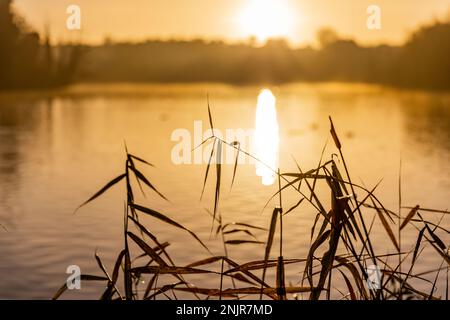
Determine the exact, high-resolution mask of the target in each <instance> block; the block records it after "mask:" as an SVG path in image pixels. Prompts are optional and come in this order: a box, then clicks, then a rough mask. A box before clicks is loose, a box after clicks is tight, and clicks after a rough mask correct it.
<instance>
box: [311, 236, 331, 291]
mask: <svg viewBox="0 0 450 320" xmlns="http://www.w3.org/2000/svg"><path fill="white" fill-rule="evenodd" d="M330 233H331V230H327V231H325V232H324V233H322V234H319V235H318V236H317V238H316V241H314V242H313V243H312V244H311V246H310V248H309V252H308V257H307V260H306V265H305V271H306V275H307V278H308V281H309V284H310V285H312V265H313V259H314V253H315V251H316V250H317V249H318V248H319V247H320V246H321V245H322V244H323V243H324V242H325V241H326V240H327V239H328V237H329V236H330Z"/></svg>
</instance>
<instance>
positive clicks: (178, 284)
mask: <svg viewBox="0 0 450 320" xmlns="http://www.w3.org/2000/svg"><path fill="white" fill-rule="evenodd" d="M208 117H209V123H210V126H211V129H213V130H212V136H211V137H209V138H208V139H206V140H205V141H203V142H202V144H205V143H212V146H213V148H212V151H211V154H210V159H209V163H208V164H207V166H206V169H205V176H204V182H203V187H202V191H201V197H203V195H204V191H205V188H206V185H207V181H208V179H209V178H211V173H212V171H213V168H212V166H211V163H212V159H213V157H214V156H216V157H217V160H220V159H221V156H222V152H223V149H224V148H234V149H235V150H236V162H235V165H234V168H233V176H232V182H231V186H230V187H232V186H233V183H234V181H235V177H236V174H237V159H238V157H239V156H240V155H241V154H243V155H244V156H247V157H251V158H253V159H255V158H254V156H252V155H251V154H250V153H248V152H247V151H245V150H242V149H241V146H240V143H239V141H233V142H227V141H224V140H223V139H221V138H219V137H217V136H215V135H214V127H213V117H212V114H211V110H210V107H209V105H208ZM330 127H331V129H330V134H331V136H332V138H333V141H334V144H335V147H336V148H337V150H338V154H339V155H338V156H332V157H331V158H330V159H329V160H327V161H323V156H324V154H323V153H324V152H322V155H321V157H320V161H319V164H318V166H317V167H315V168H312V169H309V170H303V169H302V168H301V167H300V166H299V165H298V164H297V169H298V170H297V171H295V172H284V173H283V172H280V171H277V172H275V173H276V174H277V176H278V183H279V188H278V191H277V192H276V193H275V194H274V195H272V196H271V197H270V199H269V201H268V202H267V203H266V205H265V206H267V205H268V203H270V200H272V199H274V198H277V197H278V199H279V205H277V206H276V207H274V208H273V213H272V216H271V219H270V223H269V224H268V228H266V226H257V225H252V224H248V223H242V222H233V223H224V220H223V217H222V214H221V211H220V199H221V189H222V188H223V185H222V184H223V179H222V177H223V168H222V165H221V161H216V165H215V170H214V171H215V190H214V199H213V203H214V205H213V208H214V209H213V211H212V212H209V214H210V215H211V234H212V235H214V236H216V237H218V238H219V239H220V241H221V242H222V244H223V255H220V256H214V255H213V254H212V253H211V252H210V250H209V249H208V247H207V246H206V245H205V243H204V242H203V241H202V240H201V239H200V238H199V237H198V236H197V235H196V234H195V233H194V232H193V231H192V230H189V229H188V228H186V227H184V226H183V225H181V224H179V223H178V222H176V221H175V220H173V219H171V218H169V217H168V215H166V214H164V213H162V212H159V211H157V210H154V209H152V208H150V207H148V206H144V205H143V204H140V203H137V201H136V200H135V192H136V187H138V188H139V189H140V190H141V191H142V192H145V189H148V190H149V191H151V192H153V193H155V194H156V195H157V196H158V197H160V198H162V199H164V200H167V198H166V197H165V196H164V195H163V194H162V193H161V192H160V191H159V190H158V189H157V188H156V187H155V185H154V184H152V183H151V181H150V180H149V178H147V177H146V176H145V175H144V174H143V173H142V171H141V168H140V167H141V166H148V167H153V165H152V164H151V163H149V162H147V161H146V160H144V159H142V158H140V157H137V156H135V155H133V154H131V153H130V152H129V151H128V150H127V148H126V155H125V161H124V171H123V172H122V173H120V174H119V175H118V176H117V177H116V178H114V179H113V180H111V181H110V182H109V183H107V184H106V185H105V186H104V187H103V188H101V189H100V190H99V191H98V192H97V193H95V194H94V195H93V196H92V197H91V198H89V199H88V200H87V201H86V202H85V203H83V204H82V205H81V206H80V208H81V207H83V206H85V205H87V204H88V203H90V202H92V201H94V200H95V199H97V198H98V197H100V196H102V195H103V194H104V193H105V192H107V191H108V190H109V189H110V188H112V187H113V186H115V185H117V184H119V183H123V184H125V188H124V190H125V195H124V196H125V199H126V201H125V204H124V225H123V235H122V236H123V241H124V247H123V249H122V250H121V251H120V253H119V254H118V257H117V260H116V263H115V264H114V267H113V271H112V273H109V271H108V269H107V268H106V266H104V264H103V262H102V260H101V258H100V256H99V255H97V254H96V255H95V259H96V262H97V264H98V266H99V269H100V271H101V275H87V274H85V275H82V277H81V280H82V281H101V282H104V283H105V284H106V286H105V288H106V289H105V290H104V292H103V293H102V294H101V296H100V299H105V300H110V299H119V300H122V299H127V300H136V299H144V300H151V299H178V295H177V294H182V296H183V298H184V299H185V298H186V297H187V298H189V297H191V298H192V299H209V298H218V299H242V298H246V299H248V298H250V299H274V300H284V299H299V298H300V299H310V300H318V299H349V300H385V299H391V300H397V299H448V270H449V265H450V256H449V245H448V244H445V243H444V241H443V240H442V234H447V235H448V234H449V230H447V229H446V228H444V227H442V226H441V225H440V223H433V222H431V221H430V220H429V219H426V218H424V217H426V215H429V214H434V215H436V214H441V215H442V216H445V215H447V214H449V212H448V211H443V210H432V209H427V208H422V207H420V206H418V205H417V206H415V207H402V206H401V200H400V201H399V208H398V211H397V212H394V211H392V210H389V209H387V208H386V207H385V206H384V205H383V204H382V202H381V201H380V200H379V199H378V197H377V196H376V195H375V191H376V190H377V188H378V186H379V184H377V185H376V186H375V187H373V188H372V189H370V190H369V189H367V188H366V187H364V186H361V185H359V184H356V183H354V182H352V179H351V176H350V173H349V170H348V167H347V164H346V162H345V158H344V155H343V150H342V149H343V147H342V144H341V142H340V139H339V136H338V133H337V130H336V129H335V126H334V124H333V121H332V119H331V118H330ZM324 150H325V148H324ZM255 160H256V161H259V160H258V159H255ZM339 163H341V164H342V165H343V167H344V171H343V172H344V174H342V172H341V170H339ZM400 184H401V183H400V181H399V185H400ZM318 188H326V189H327V190H328V193H329V195H330V197H331V206H330V205H327V203H328V201H325V200H324V199H321V198H320V196H319V193H318V192H317V189H318ZM288 189H289V190H291V191H292V190H293V191H294V192H295V194H297V196H298V200H297V202H296V204H295V205H293V206H292V207H290V208H289V209H287V210H284V209H283V202H282V197H281V195H282V193H283V192H285V191H287V190H288ZM357 195H358V196H357ZM399 195H400V199H401V190H400V189H399ZM167 201H168V200H167ZM302 204H307V205H308V206H309V207H311V208H313V210H315V212H316V215H315V219H314V220H313V221H311V225H312V227H311V244H310V247H309V251H308V253H307V255H306V256H304V257H297V258H283V241H285V238H284V237H283V236H282V232H283V216H285V215H287V214H288V213H291V212H301V209H302V207H301V205H302ZM327 206H328V207H327ZM80 208H78V209H80ZM78 209H77V210H78ZM402 209H404V210H409V211H408V214H407V215H406V216H405V217H404V218H403V217H402V215H401V212H400V211H401V210H402ZM144 215H146V216H150V217H152V218H153V219H156V220H159V221H161V222H163V223H165V224H168V225H170V226H171V227H173V228H176V229H181V230H183V231H184V232H186V233H188V234H189V235H190V236H191V237H192V241H193V242H196V243H197V244H198V245H200V246H202V247H203V248H204V249H205V254H207V255H208V256H207V257H206V258H203V259H200V260H198V261H194V262H192V263H190V264H188V265H184V266H179V265H176V264H175V263H174V260H173V259H172V257H171V255H169V250H168V247H169V246H170V243H167V242H161V241H160V240H158V238H157V236H156V235H155V234H153V233H152V231H151V230H150V229H149V227H148V226H145V225H144V224H143V223H141V222H140V220H139V218H140V217H142V216H144ZM370 218H371V219H370ZM441 220H442V219H441ZM375 223H379V224H380V226H382V227H383V229H384V232H385V233H386V239H389V241H390V242H391V243H392V247H393V252H392V253H389V254H377V252H376V251H375V247H376V246H375V245H374V242H373V239H372V236H371V231H372V229H373V226H374V224H375ZM277 224H278V225H279V228H278V229H279V232H280V237H279V239H280V241H279V255H278V258H277V259H273V258H271V257H272V255H271V252H272V247H273V245H274V239H275V234H276V232H277ZM406 226H412V227H413V228H414V229H415V230H417V241H416V243H415V245H414V247H412V248H406V247H405V246H404V245H403V246H402V247H401V246H400V244H401V237H402V231H403V230H404V228H405V227H406ZM395 228H396V229H397V230H396V231H397V235H396V234H395V233H394V230H395ZM263 233H265V238H266V241H265V242H261V241H260V240H259V238H260V237H261V235H262V234H263ZM235 235H239V236H241V237H239V239H236V238H233V237H234V236H235ZM242 244H250V245H253V244H254V245H258V244H265V248H264V250H263V252H261V258H262V259H261V260H257V261H247V262H244V263H237V262H236V261H233V260H232V259H231V258H230V255H229V252H230V251H231V250H234V248H236V247H237V246H240V245H242ZM425 247H428V248H432V249H433V250H434V252H435V254H436V255H438V257H440V259H441V261H442V262H441V263H440V265H437V266H429V271H427V272H423V271H422V272H420V273H417V272H415V271H414V270H415V268H414V267H415V266H416V265H417V264H418V263H420V262H419V260H420V254H421V252H422V251H423V250H424V248H425ZM143 259H145V263H143V262H141V261H142V260H143ZM388 261H390V262H389V263H388ZM394 261H395V262H394ZM369 265H373V266H377V267H378V268H379V271H380V278H379V279H377V277H376V275H377V274H375V277H374V274H373V273H372V272H371V269H370V268H368V266H369ZM427 266H428V264H427ZM287 268H289V270H295V271H296V272H297V273H300V279H301V281H299V282H298V281H297V285H291V284H290V283H291V282H289V285H286V279H285V269H287ZM406 270H407V271H406ZM440 272H446V275H447V281H446V284H445V292H446V294H445V297H440V296H437V295H436V294H435V291H436V288H437V286H438V281H437V279H438V276H439V274H440ZM268 274H271V275H272V276H273V277H272V278H275V279H276V281H275V283H268V282H267V281H266V279H267V275H268ZM428 274H435V279H434V281H430V280H428V279H427V278H426V277H425V275H428ZM192 275H202V277H207V278H208V279H209V278H211V279H217V280H218V281H210V282H209V283H217V285H218V286H217V287H210V288H204V287H200V286H196V285H195V283H192V282H191V281H189V278H190V276H192ZM339 278H340V280H341V281H338V280H339ZM119 279H122V280H123V284H122V285H120V284H119V282H118V281H119ZM374 279H375V280H379V281H378V282H377V283H371V281H372V280H374ZM142 280H145V283H146V284H147V285H146V287H145V288H144V289H142V288H141V285H140V283H141V281H142ZM342 280H343V281H342ZM418 281H419V282H423V283H425V284H426V285H427V286H428V287H429V290H428V291H421V290H418V289H416V288H415V286H414V283H416V282H418ZM226 283H231V287H229V288H226V287H224V285H225V284H226ZM339 283H340V284H342V283H343V284H344V285H339ZM369 284H373V285H375V286H376V290H374V289H370V286H369ZM422 287H423V286H422ZM66 289H67V288H66V284H64V285H63V286H62V287H61V288H60V289H59V290H58V291H57V292H56V294H55V295H54V297H53V298H54V299H58V298H59V297H60V296H61V295H62V294H63V293H64V291H65V290H66ZM186 295H188V296H186Z"/></svg>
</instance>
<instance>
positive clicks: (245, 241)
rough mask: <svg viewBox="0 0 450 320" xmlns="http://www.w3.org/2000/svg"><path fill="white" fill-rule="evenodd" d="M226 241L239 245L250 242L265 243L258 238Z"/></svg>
mask: <svg viewBox="0 0 450 320" xmlns="http://www.w3.org/2000/svg"><path fill="white" fill-rule="evenodd" d="M225 243H226V244H231V245H239V244H249V243H253V244H254V243H257V244H263V243H264V242H262V241H257V240H227V241H225Z"/></svg>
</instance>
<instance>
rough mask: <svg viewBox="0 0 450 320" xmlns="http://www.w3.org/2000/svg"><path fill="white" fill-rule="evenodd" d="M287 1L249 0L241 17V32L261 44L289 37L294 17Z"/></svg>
mask: <svg viewBox="0 0 450 320" xmlns="http://www.w3.org/2000/svg"><path fill="white" fill-rule="evenodd" d="M289 9H290V8H289V5H288V4H287V3H286V0H248V4H247V5H246V7H245V8H244V9H243V10H242V12H241V13H240V15H239V24H240V29H241V32H242V33H243V34H244V36H246V37H250V36H254V37H256V38H257V39H258V41H259V42H264V41H266V40H267V39H269V38H277V37H287V36H288V35H289V34H290V33H291V31H292V27H293V17H292V13H291V10H289Z"/></svg>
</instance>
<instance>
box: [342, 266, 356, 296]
mask: <svg viewBox="0 0 450 320" xmlns="http://www.w3.org/2000/svg"><path fill="white" fill-rule="evenodd" d="M339 272H340V273H341V275H342V277H343V278H344V281H345V284H346V285H347V288H348V291H349V293H350V298H351V299H352V300H356V294H355V290H353V286H352V283H351V282H350V280H349V279H348V278H347V276H346V275H345V273H343V272H342V271H341V270H339Z"/></svg>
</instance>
